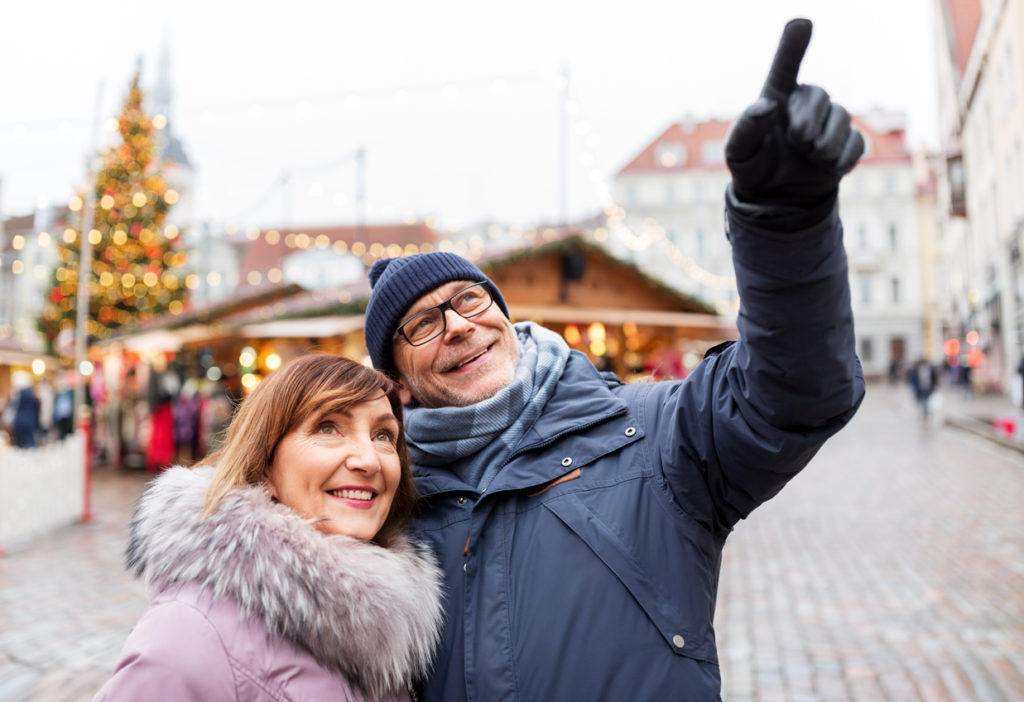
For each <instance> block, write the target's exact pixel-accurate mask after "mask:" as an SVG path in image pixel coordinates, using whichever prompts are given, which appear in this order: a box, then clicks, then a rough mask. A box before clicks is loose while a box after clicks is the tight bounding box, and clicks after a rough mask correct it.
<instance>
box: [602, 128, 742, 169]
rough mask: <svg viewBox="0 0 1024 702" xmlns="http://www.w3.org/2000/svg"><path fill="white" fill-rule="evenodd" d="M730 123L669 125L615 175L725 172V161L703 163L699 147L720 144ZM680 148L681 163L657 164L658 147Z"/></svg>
mask: <svg viewBox="0 0 1024 702" xmlns="http://www.w3.org/2000/svg"><path fill="white" fill-rule="evenodd" d="M729 124H730V122H726V121H724V120H719V119H712V120H708V121H706V122H696V123H694V124H691V125H683V124H680V123H677V124H672V125H669V127H668V129H666V130H665V131H664V132H662V133H661V135H659V136H658V137H657V138H656V139H655V140H654V141H652V142H651V143H650V144H649V145H648V146H647V148H645V149H644V150H643V151H641V152H640V153H639V154H638V155H637V156H636V157H635V158H634V159H633V160H632V161H630V162H629V163H627V164H626V165H625V166H624V167H623V168H622V170H621V171H619V174H620V175H621V174H623V173H634V172H639V171H663V172H666V173H668V172H672V171H684V170H689V169H691V168H725V161H722V160H716V161H714V162H708V163H706V162H704V160H703V151H702V148H701V147H702V145H703V144H704V143H706V142H712V141H719V142H724V140H725V135H726V133H727V132H728V131H729ZM671 143H675V144H681V145H682V146H683V151H684V152H685V153H684V155H683V159H682V160H681V161H679V162H678V163H675V164H672V165H665V164H664V163H660V162H659V161H658V148H659V147H660V146H661V145H662V144H671Z"/></svg>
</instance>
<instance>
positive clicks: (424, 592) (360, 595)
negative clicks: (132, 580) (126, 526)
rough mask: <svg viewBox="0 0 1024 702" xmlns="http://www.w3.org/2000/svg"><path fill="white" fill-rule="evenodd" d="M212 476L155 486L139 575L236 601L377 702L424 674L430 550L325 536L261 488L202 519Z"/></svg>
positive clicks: (434, 608) (139, 540) (136, 565)
mask: <svg viewBox="0 0 1024 702" xmlns="http://www.w3.org/2000/svg"><path fill="white" fill-rule="evenodd" d="M212 475H213V469H212V468H211V467H200V468H195V469H191V470H190V469H188V468H183V467H176V468H171V469H170V470H168V471H166V472H165V473H164V474H162V475H161V476H160V477H159V478H158V479H157V480H156V481H154V483H153V485H152V487H150V488H149V489H148V490H147V491H146V493H145V494H144V495H143V496H142V498H141V499H140V500H139V503H138V505H137V506H136V510H135V515H134V517H133V519H132V525H131V531H132V533H131V540H130V542H129V544H128V552H127V563H128V569H129V570H132V571H134V572H135V574H136V575H137V576H139V575H143V574H145V576H146V580H147V582H149V583H155V584H156V585H157V586H163V585H169V584H172V583H183V582H191V583H196V584H198V585H199V586H200V587H201V588H202V589H204V590H206V591H208V592H210V593H212V594H213V596H214V597H225V596H226V597H230V598H231V599H233V600H235V601H236V602H237V603H238V604H239V605H240V606H241V608H242V610H243V611H244V612H245V613H246V614H248V615H250V616H254V617H257V618H259V619H262V620H263V621H264V622H265V623H266V627H267V630H268V631H269V632H270V633H272V634H275V635H279V636H283V637H284V638H286V639H288V640H290V641H292V642H294V643H296V644H298V645H300V646H302V647H304V648H306V649H307V650H308V651H310V652H311V653H312V654H313V656H314V658H315V659H316V660H317V661H318V662H319V663H320V664H321V665H322V666H324V667H326V668H328V669H331V670H335V671H338V672H339V673H341V674H342V675H344V676H345V677H346V678H347V679H348V680H349V681H351V682H352V683H354V684H355V685H356V686H358V687H359V688H361V689H363V690H364V691H365V692H368V693H369V694H371V695H373V696H375V697H380V696H382V695H383V694H384V693H385V692H387V691H390V690H401V689H408V687H409V686H410V684H411V682H412V681H413V680H414V679H417V678H419V677H421V676H422V675H424V674H425V673H426V671H427V668H428V667H429V665H430V662H431V657H432V654H433V651H434V648H435V646H436V644H437V642H438V638H439V630H440V625H441V619H442V610H441V603H440V592H441V574H440V571H439V570H438V568H437V565H436V564H435V560H434V557H433V555H432V554H431V553H430V552H429V551H428V550H427V549H426V548H425V547H423V546H419V545H416V544H413V543H412V542H410V541H409V540H408V539H405V538H403V539H402V540H401V541H400V542H399V543H396V544H395V546H394V547H392V548H390V549H385V548H382V547H380V546H377V545H375V544H371V543H366V542H362V541H359V540H357V539H353V538H350V537H347V536H334V535H330V536H327V535H324V534H322V533H321V532H319V531H317V530H316V529H314V528H313V527H312V526H311V525H310V524H309V523H308V522H307V521H306V520H305V519H303V518H302V517H300V516H298V515H297V514H296V513H295V512H293V511H292V510H290V509H289V508H287V507H285V506H283V505H280V504H277V503H274V502H272V501H271V500H270V497H269V494H268V493H267V491H266V490H264V489H263V488H260V487H248V488H244V489H241V490H236V491H235V492H232V493H231V494H229V495H228V497H227V498H225V499H224V501H223V502H222V503H221V504H220V506H219V507H218V508H217V510H216V511H214V513H213V514H211V515H210V516H209V517H208V518H207V519H206V521H205V522H203V523H202V524H200V523H199V515H200V513H201V512H202V509H203V501H204V499H205V496H206V489H207V487H208V486H209V484H210V480H211V478H212Z"/></svg>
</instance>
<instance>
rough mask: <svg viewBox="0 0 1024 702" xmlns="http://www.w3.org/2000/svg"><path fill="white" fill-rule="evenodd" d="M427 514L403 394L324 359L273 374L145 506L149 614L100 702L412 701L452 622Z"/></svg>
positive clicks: (131, 563) (367, 372) (139, 564)
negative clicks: (413, 524)
mask: <svg viewBox="0 0 1024 702" xmlns="http://www.w3.org/2000/svg"><path fill="white" fill-rule="evenodd" d="M415 498H416V495H415V488H414V486H413V482H412V475H411V469H410V463H409V458H408V454H407V448H406V443H405V438H404V436H403V434H402V426H401V404H400V401H399V398H398V390H397V387H396V386H395V385H394V384H393V383H392V382H391V381H389V380H388V379H387V378H386V377H385V376H383V375H381V374H379V373H378V372H376V371H374V370H371V369H369V368H366V367H364V366H362V365H360V364H358V363H355V362H354V361H351V360H349V359H346V358H340V357H336V356H329V355H325V354H313V355H308V356H302V357H300V358H298V359H296V360H294V361H292V362H291V363H289V364H287V365H285V366H284V367H282V368H281V369H279V370H277V371H275V372H274V373H273V374H271V375H270V376H268V377H267V379H266V380H264V381H263V382H262V383H261V384H260V385H259V386H258V387H257V388H256V389H255V390H254V391H253V393H252V394H251V395H250V396H249V397H248V398H246V399H245V400H244V401H243V402H242V403H241V405H240V406H239V408H238V410H237V412H236V414H235V417H234V419H233V420H232V422H231V424H230V426H229V428H228V434H227V438H226V441H225V444H224V447H223V448H222V449H221V450H220V451H218V452H217V453H216V454H214V455H212V456H210V457H209V458H208V459H206V461H205V462H204V464H201V465H199V466H197V467H196V468H195V469H192V470H189V469H187V468H183V467H176V468H172V469H170V470H168V471H167V472H166V473H164V474H163V475H161V476H160V477H159V478H157V479H156V481H155V482H154V483H153V486H152V487H151V488H150V489H149V490H148V491H147V492H146V494H145V495H144V496H143V497H142V499H141V500H140V501H139V505H138V507H137V509H136V514H135V516H134V518H133V520H132V534H131V541H130V543H129V546H128V567H129V568H130V569H133V570H134V571H135V572H136V574H138V575H141V574H145V576H146V583H147V590H148V593H149V597H150V603H149V607H148V609H147V610H146V611H145V613H144V614H143V615H142V618H141V619H140V620H139V622H138V624H137V625H136V626H135V628H134V629H133V630H132V633H131V635H130V636H129V637H128V641H127V643H126V644H125V647H124V650H123V651H122V654H121V660H120V662H119V663H118V665H117V669H116V670H115V672H114V675H113V677H112V678H111V679H110V680H109V681H108V682H107V684H106V685H105V686H104V687H103V688H102V689H101V690H100V691H99V693H98V695H97V697H96V700H103V701H107V700H141V699H160V700H229V699H230V700H332V701H333V700H376V699H386V700H395V701H397V700H408V699H409V693H408V690H409V689H410V686H411V684H412V682H413V681H414V680H415V679H417V678H418V677H420V676H421V675H423V674H424V673H425V672H426V669H427V667H428V666H429V663H430V659H431V655H432V652H433V649H434V646H435V644H436V643H437V639H438V630H439V627H440V619H441V607H440V574H439V571H438V570H437V567H436V565H435V563H434V559H433V557H432V556H431V555H430V554H429V553H428V552H427V551H426V550H425V549H424V548H423V547H422V546H418V545H414V544H412V543H411V542H410V541H409V540H408V538H407V537H406V536H405V534H404V526H405V524H406V521H407V519H408V518H409V516H410V514H411V512H412V509H413V505H414V501H415Z"/></svg>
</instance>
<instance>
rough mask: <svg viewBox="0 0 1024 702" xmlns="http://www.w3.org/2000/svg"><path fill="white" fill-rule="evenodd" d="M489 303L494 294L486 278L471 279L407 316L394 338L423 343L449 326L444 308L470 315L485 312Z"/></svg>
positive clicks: (411, 344) (490, 303)
mask: <svg viewBox="0 0 1024 702" xmlns="http://www.w3.org/2000/svg"><path fill="white" fill-rule="evenodd" d="M492 304H494V298H493V297H491V291H490V289H489V288H488V287H487V282H486V281H480V282H479V283H473V284H472V285H470V286H468V287H465V288H463V289H462V290H459V291H458V292H457V293H455V294H454V295H452V296H451V297H449V298H448V299H447V300H445V301H444V302H442V303H441V304H439V305H434V306H433V307H428V308H427V309H425V310H423V311H422V312H417V313H416V314H414V315H413V316H412V317H409V319H407V320H405V322H403V323H402V324H401V325H399V327H398V331H396V332H395V339H396V340H397V339H398V338H399V337H401V338H403V339H405V340H406V341H407V342H409V345H410V346H422V345H423V344H425V343H427V342H428V341H432V340H433V339H435V338H437V337H438V336H440V335H441V334H443V333H444V330H445V329H447V328H448V321H447V318H446V317H445V314H444V313H445V310H453V311H454V312H455V313H456V314H457V315H459V316H460V317H463V318H465V319H470V318H471V317H476V316H477V315H478V314H483V313H484V312H486V311H487V310H488V308H490V306H491V305H492Z"/></svg>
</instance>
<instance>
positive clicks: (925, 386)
mask: <svg viewBox="0 0 1024 702" xmlns="http://www.w3.org/2000/svg"><path fill="white" fill-rule="evenodd" d="M907 383H908V384H909V385H910V390H911V392H912V393H913V395H914V401H915V402H917V405H918V407H919V408H920V410H921V417H922V418H924V419H927V418H928V415H929V410H930V405H931V398H932V393H934V392H935V388H936V386H937V385H938V373H937V372H936V371H935V366H933V365H932V364H930V363H928V361H926V360H925V359H924V358H918V359H917V360H916V361H914V363H913V365H911V366H910V370H908V371H907Z"/></svg>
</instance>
